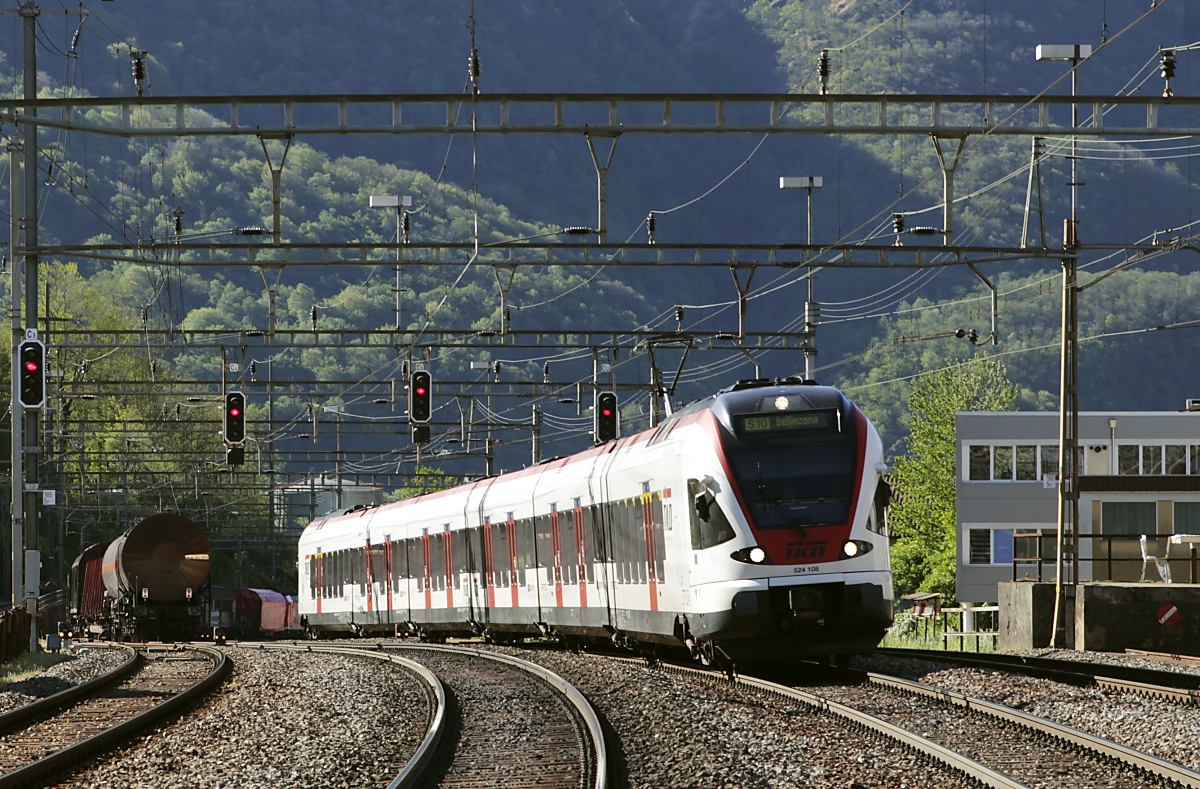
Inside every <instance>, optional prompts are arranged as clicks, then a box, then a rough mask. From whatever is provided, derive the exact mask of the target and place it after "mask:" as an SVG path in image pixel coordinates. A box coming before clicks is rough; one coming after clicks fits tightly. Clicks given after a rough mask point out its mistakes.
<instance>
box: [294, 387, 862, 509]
mask: <svg viewBox="0 0 1200 789" xmlns="http://www.w3.org/2000/svg"><path fill="white" fill-rule="evenodd" d="M768 389H769V390H771V391H770V394H769V395H768V394H767V393H766V392H764V390H768ZM781 395H782V396H785V397H788V398H789V399H790V400H791V402H790V403H789V404H788V409H789V410H793V411H805V410H822V409H837V410H839V411H845V410H846V409H847V408H849V406H850V401H849V400H848V399H847V398H846V396H845V395H844V394H843V393H842V392H841V390H839V389H837V388H835V387H832V386H821V385H819V384H817V383H816V382H815V381H810V380H805V379H801V378H795V377H788V378H776V379H770V378H751V379H743V380H739V381H737V382H736V383H734V384H733V385H731V386H728V387H726V388H724V389H722V390H720V391H718V392H716V393H715V394H712V395H709V396H708V397H705V398H702V399H700V400H696V401H694V402H692V403H689V404H688V405H686V406H684V407H683V408H681V409H678V410H676V411H675V412H674V413H672V414H671V416H670V417H669V418H668V419H665V420H663V421H662V422H661V423H660V424H658V425H655V426H654V427H652V428H649V429H647V430H643V431H640V432H638V433H634V434H632V435H629V436H623V437H621V438H618V439H616V440H615V441H609V442H607V443H605V444H599V445H597V446H594V447H589V448H587V449H584V450H581V451H579V452H576V453H574V454H572V455H563V456H557V457H554V458H550V459H549V460H544V461H542V462H541V463H537V464H534V465H530V466H526V467H524V468H521V469H517V470H515V471H510V472H507V473H504V474H498V475H493V476H491V477H480V478H478V479H475V480H471V481H470V482H466V483H463V484H462V485H456V486H454V487H452V488H446V489H445V490H438V491H431V492H429V493H422V494H421V495H419V496H413V497H411V498H407V499H403V500H401V501H394V502H389V503H387V504H382V505H377V506H361V505H360V506H358V507H355V508H354V509H350V510H344V511H342V512H335V513H330V514H328V515H325V516H323V517H320V518H317V519H316V520H314V521H313V522H312V523H310V524H309V526H308V527H307V528H308V529H313V528H316V529H319V528H321V526H323V525H324V524H326V523H330V522H335V521H342V520H343V519H349V518H353V517H363V516H368V515H374V514H375V513H377V512H382V511H385V510H390V509H396V508H402V507H406V506H411V505H412V504H414V503H415V502H418V501H429V500H431V499H435V498H437V497H440V496H448V495H458V494H461V493H462V492H464V491H468V490H471V489H473V488H475V487H477V486H480V485H489V484H492V482H494V481H496V480H498V479H506V480H511V479H516V478H519V477H521V476H524V475H528V474H541V473H545V472H546V471H548V470H550V469H553V468H556V467H561V466H565V465H567V464H569V463H576V462H580V461H585V460H588V459H594V458H596V457H598V456H600V455H605V454H608V453H610V452H615V451H617V450H619V449H623V448H626V447H630V446H633V445H635V444H638V443H641V442H645V441H649V440H651V439H652V438H653V437H654V436H655V435H656V434H657V433H658V431H659V430H661V429H663V428H664V427H666V426H667V425H668V423H674V424H678V423H679V422H680V421H690V420H691V419H695V418H696V417H697V416H698V415H699V414H700V413H702V412H704V411H713V412H714V413H715V415H716V416H717V418H718V421H720V422H722V423H723V424H725V425H726V426H728V425H729V424H730V414H732V413H749V412H754V411H759V410H763V411H765V410H768V409H770V408H772V406H773V404H774V403H775V401H776V398H778V397H779V396H781ZM774 407H778V406H774Z"/></svg>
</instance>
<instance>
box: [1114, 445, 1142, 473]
mask: <svg viewBox="0 0 1200 789" xmlns="http://www.w3.org/2000/svg"><path fill="white" fill-rule="evenodd" d="M1139 449H1141V447H1138V446H1130V445H1128V444H1122V445H1121V446H1119V447H1117V473H1118V474H1122V475H1126V476H1127V475H1131V474H1138V473H1140V472H1141V462H1140V461H1141V458H1140V457H1139V452H1138V450H1139Z"/></svg>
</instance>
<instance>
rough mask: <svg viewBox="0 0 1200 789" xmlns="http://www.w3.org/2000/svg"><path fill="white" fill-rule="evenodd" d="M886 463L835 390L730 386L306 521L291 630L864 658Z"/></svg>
mask: <svg viewBox="0 0 1200 789" xmlns="http://www.w3.org/2000/svg"><path fill="white" fill-rule="evenodd" d="M884 471H885V466H884V463H883V448H882V445H881V442H880V439H879V435H878V433H877V432H876V431H875V428H874V427H873V426H872V425H871V423H870V422H869V421H868V420H867V418H866V416H865V415H864V414H863V413H862V411H860V410H859V409H858V407H857V406H855V405H854V404H853V403H852V402H850V400H848V399H847V398H846V396H845V395H843V394H842V393H841V392H840V391H838V390H836V389H833V388H830V387H823V386H816V385H812V384H808V383H803V382H801V381H799V380H798V379H786V380H783V381H776V382H775V383H771V382H769V381H766V380H760V379H756V380H753V381H742V382H739V383H738V384H737V385H736V386H733V387H731V388H729V389H727V390H723V391H722V392H720V393H718V394H716V395H714V396H712V397H710V398H708V399H705V400H702V401H700V402H697V403H694V404H692V405H690V406H688V407H686V408H683V409H681V410H680V411H678V412H677V413H675V414H673V415H672V416H670V417H669V418H668V419H666V420H665V421H664V422H663V423H662V424H660V425H659V426H657V427H655V428H653V429H651V430H647V431H645V432H642V433H638V434H636V435H632V436H628V437H625V438H621V439H618V440H615V441H611V442H608V443H606V444H602V445H600V446H597V447H594V448H592V449H589V450H587V451H584V452H580V453H578V454H576V455H571V456H569V457H564V458H558V459H555V460H550V461H547V462H544V463H541V464H539V465H537V466H533V467H530V468H526V469H524V470H521V471H516V472H513V473H508V474H502V475H500V476H496V477H490V478H486V479H481V480H478V481H476V482H472V483H469V484H466V485H462V486H459V487H456V488H453V489H450V490H444V491H439V492H435V493H429V494H426V495H423V496H418V497H415V498H411V499H406V500H404V501H399V502H396V503H392V504H388V505H384V506H380V507H373V508H369V509H362V510H357V511H353V512H347V513H339V514H333V515H329V516H327V517H324V518H321V519H318V520H316V521H314V522H312V523H311V524H309V526H308V527H307V528H306V529H305V530H304V533H303V535H302V536H301V538H300V543H299V590H300V594H299V611H300V616H301V622H302V624H303V625H304V627H305V628H306V629H307V630H308V631H309V633H310V634H311V635H314V636H322V635H331V634H338V633H342V634H347V633H354V634H385V633H386V634H391V633H394V632H396V631H397V630H407V631H410V632H416V633H419V634H420V635H421V636H423V637H425V638H427V639H431V640H441V639H444V638H445V637H447V636H461V635H472V634H474V635H483V636H484V637H485V638H489V639H491V640H495V641H501V642H503V641H511V640H516V639H520V638H524V637H526V636H537V635H544V636H552V637H557V638H562V639H565V640H567V641H576V642H586V641H588V640H589V639H605V640H610V639H611V640H613V641H615V642H617V643H619V644H623V645H627V646H633V647H637V648H640V649H653V648H655V647H656V646H678V647H687V648H689V649H690V650H691V652H692V654H693V655H695V656H697V657H699V658H701V659H702V660H705V661H706V662H709V661H727V660H732V661H746V660H754V659H765V658H776V657H786V656H816V657H825V656H848V655H853V654H857V653H863V652H868V651H870V650H871V649H873V648H874V647H875V646H876V645H877V644H878V642H879V640H880V638H881V637H882V636H883V634H884V632H885V631H886V629H887V628H888V627H889V626H890V625H891V622H892V610H893V593H892V578H891V569H890V562H889V556H888V540H887V536H886V534H885V529H884V508H885V507H886V504H887V501H888V489H887V484H886V482H884V480H883V473H884Z"/></svg>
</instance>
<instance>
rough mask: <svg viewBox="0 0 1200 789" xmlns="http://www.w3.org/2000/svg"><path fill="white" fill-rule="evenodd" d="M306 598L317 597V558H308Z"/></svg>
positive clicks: (313, 556) (314, 556)
mask: <svg viewBox="0 0 1200 789" xmlns="http://www.w3.org/2000/svg"><path fill="white" fill-rule="evenodd" d="M308 596H309V597H316V596H317V557H316V555H315V554H314V555H312V556H310V557H308Z"/></svg>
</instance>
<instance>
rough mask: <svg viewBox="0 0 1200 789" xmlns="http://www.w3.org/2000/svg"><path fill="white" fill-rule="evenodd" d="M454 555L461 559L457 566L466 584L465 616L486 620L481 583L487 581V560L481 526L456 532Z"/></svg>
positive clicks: (472, 620)
mask: <svg viewBox="0 0 1200 789" xmlns="http://www.w3.org/2000/svg"><path fill="white" fill-rule="evenodd" d="M457 536H458V540H459V542H461V545H460V546H458V548H457V551H456V553H455V556H456V557H458V558H459V559H460V560H461V564H460V566H459V567H458V568H457V569H458V570H459V571H460V575H461V576H462V579H463V584H464V585H465V586H466V590H465V592H466V603H467V617H468V620H469V621H471V622H476V623H478V622H484V623H486V622H487V605H486V604H485V595H484V591H483V588H482V587H481V584H482V585H486V583H487V573H486V568H487V562H486V555H485V552H484V550H483V527H482V526H471V527H470V528H467V529H463V530H462V531H460V532H458V535H457Z"/></svg>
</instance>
